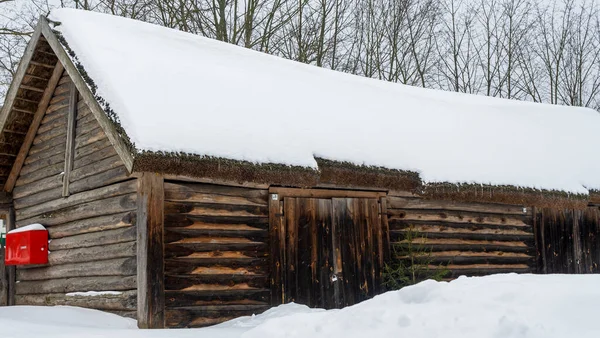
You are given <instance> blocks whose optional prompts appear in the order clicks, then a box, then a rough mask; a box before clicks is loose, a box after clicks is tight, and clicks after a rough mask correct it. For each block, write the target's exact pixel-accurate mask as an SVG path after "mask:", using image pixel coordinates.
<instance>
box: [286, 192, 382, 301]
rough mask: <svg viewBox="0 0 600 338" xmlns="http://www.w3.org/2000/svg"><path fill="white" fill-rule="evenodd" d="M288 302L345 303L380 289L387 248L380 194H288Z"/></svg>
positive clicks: (371, 294) (368, 296) (361, 299)
mask: <svg viewBox="0 0 600 338" xmlns="http://www.w3.org/2000/svg"><path fill="white" fill-rule="evenodd" d="M282 202H283V205H282V206H281V210H280V211H282V214H281V216H282V222H281V223H282V224H281V225H282V226H283V228H284V229H283V231H281V232H280V236H281V235H285V238H284V239H282V238H280V243H281V244H282V245H281V246H282V247H283V248H285V249H284V250H283V251H284V252H282V253H281V256H283V259H282V262H283V267H282V271H281V273H282V281H281V282H282V283H283V290H282V291H283V301H284V302H296V303H300V304H306V305H308V306H311V307H320V308H341V307H344V306H347V305H352V304H355V303H358V302H360V301H363V300H365V299H368V298H371V297H373V296H374V295H376V294H377V293H378V292H379V291H380V286H381V268H382V266H383V258H384V256H385V255H384V251H385V250H386V247H387V234H385V231H384V229H383V227H382V219H381V205H380V202H379V199H377V198H305V197H300V198H299V197H285V198H283V201H282Z"/></svg>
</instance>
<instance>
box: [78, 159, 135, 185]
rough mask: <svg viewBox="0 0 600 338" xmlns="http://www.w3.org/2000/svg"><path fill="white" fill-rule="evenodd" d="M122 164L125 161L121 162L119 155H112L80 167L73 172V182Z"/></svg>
mask: <svg viewBox="0 0 600 338" xmlns="http://www.w3.org/2000/svg"><path fill="white" fill-rule="evenodd" d="M120 166H121V167H122V166H123V162H121V159H120V158H119V156H111V157H109V158H105V159H103V160H100V161H98V162H93V163H90V164H88V165H84V166H81V167H78V168H76V169H75V170H73V171H72V172H71V183H72V182H75V181H78V180H81V179H84V178H86V177H89V176H92V175H94V174H96V173H98V172H99V171H107V170H110V169H114V168H118V167H120Z"/></svg>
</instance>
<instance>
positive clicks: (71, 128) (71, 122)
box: [62, 84, 79, 197]
mask: <svg viewBox="0 0 600 338" xmlns="http://www.w3.org/2000/svg"><path fill="white" fill-rule="evenodd" d="M78 95H79V93H78V92H77V88H75V84H73V85H71V89H70V91H69V113H68V115H67V143H66V146H65V166H64V178H63V191H62V195H63V197H67V196H69V194H70V192H69V183H70V181H71V170H73V162H74V156H75V124H76V123H77V96H78Z"/></svg>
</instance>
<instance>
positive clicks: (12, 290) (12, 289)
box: [6, 206, 17, 306]
mask: <svg viewBox="0 0 600 338" xmlns="http://www.w3.org/2000/svg"><path fill="white" fill-rule="evenodd" d="M15 228H16V222H15V208H14V207H12V206H11V207H10V208H9V210H8V214H7V215H6V232H9V231H11V230H14V229H15ZM6 270H7V272H8V306H12V305H15V295H16V294H17V293H16V287H17V270H16V268H15V266H14V265H12V266H7V267H6Z"/></svg>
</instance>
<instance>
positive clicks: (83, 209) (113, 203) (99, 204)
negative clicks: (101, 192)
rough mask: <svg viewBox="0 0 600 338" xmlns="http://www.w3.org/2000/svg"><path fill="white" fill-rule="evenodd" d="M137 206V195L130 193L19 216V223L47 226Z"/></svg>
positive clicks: (127, 209)
mask: <svg viewBox="0 0 600 338" xmlns="http://www.w3.org/2000/svg"><path fill="white" fill-rule="evenodd" d="M135 208H136V195H135V194H128V195H122V196H115V197H110V198H106V199H103V200H98V201H92V202H87V203H82V204H77V205H74V206H71V207H67V208H62V209H59V210H56V211H50V212H47V213H44V214H41V215H38V216H35V217H31V218H25V219H21V218H19V220H18V224H20V225H21V224H32V223H42V224H44V225H46V226H53V225H58V224H62V223H66V222H71V221H75V220H78V219H85V218H89V217H94V216H97V215H98V214H116V213H121V212H125V211H133V210H135Z"/></svg>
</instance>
